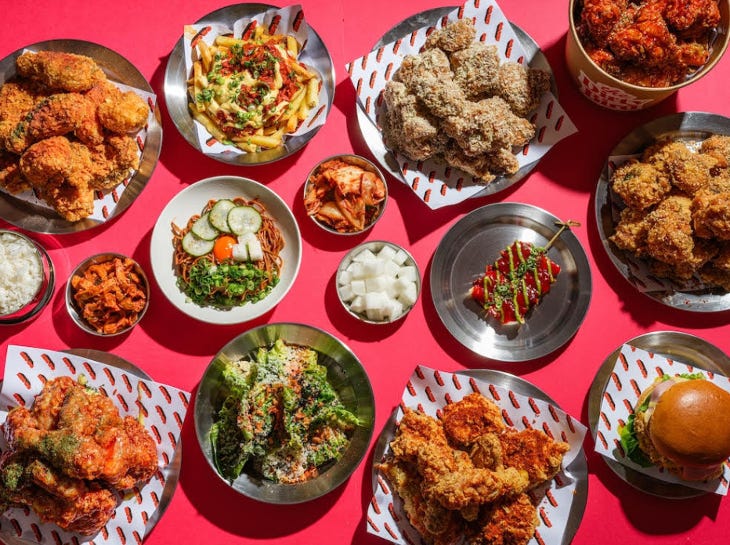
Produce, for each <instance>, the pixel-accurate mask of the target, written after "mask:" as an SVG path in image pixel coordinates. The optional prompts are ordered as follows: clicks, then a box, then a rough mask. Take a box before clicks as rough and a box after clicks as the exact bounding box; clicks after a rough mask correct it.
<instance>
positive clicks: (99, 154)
mask: <svg viewBox="0 0 730 545" xmlns="http://www.w3.org/2000/svg"><path fill="white" fill-rule="evenodd" d="M89 151H90V152H91V168H90V171H89V172H90V180H89V187H91V188H92V189H102V190H103V189H112V188H113V187H116V186H117V185H119V184H120V183H121V182H123V181H124V180H125V179H126V178H127V177H128V176H129V175H130V172H131V171H132V170H135V169H137V168H138V167H139V155H138V148H137V143H136V142H135V140H134V138H132V137H130V136H126V135H124V136H117V135H114V136H110V137H109V138H107V139H106V140H105V141H104V143H103V144H99V145H98V146H94V147H89Z"/></svg>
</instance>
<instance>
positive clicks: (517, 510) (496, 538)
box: [466, 494, 540, 545]
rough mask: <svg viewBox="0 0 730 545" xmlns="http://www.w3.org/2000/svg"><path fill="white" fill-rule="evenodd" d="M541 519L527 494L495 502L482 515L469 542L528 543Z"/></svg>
mask: <svg viewBox="0 0 730 545" xmlns="http://www.w3.org/2000/svg"><path fill="white" fill-rule="evenodd" d="M539 523H540V520H539V518H538V516H537V508H536V507H535V506H534V505H533V503H532V501H531V500H530V497H529V496H528V495H527V494H519V495H518V496H515V497H513V498H507V499H505V500H503V501H500V502H498V503H495V504H494V505H491V506H490V508H489V509H486V510H485V511H484V512H483V513H482V515H481V516H480V517H479V525H478V530H477V531H476V532H475V533H473V534H471V535H469V536H468V537H467V540H466V543H467V545H526V544H527V543H529V542H530V540H531V539H532V536H533V535H535V530H536V529H537V527H538V525H539Z"/></svg>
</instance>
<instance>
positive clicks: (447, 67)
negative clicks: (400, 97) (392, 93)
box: [393, 49, 453, 91]
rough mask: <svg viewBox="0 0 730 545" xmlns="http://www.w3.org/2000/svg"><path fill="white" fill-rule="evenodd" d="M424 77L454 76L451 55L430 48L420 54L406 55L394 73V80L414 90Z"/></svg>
mask: <svg viewBox="0 0 730 545" xmlns="http://www.w3.org/2000/svg"><path fill="white" fill-rule="evenodd" d="M424 77H435V78H437V79H452V78H453V72H452V71H451V63H450V61H449V57H448V55H447V54H446V53H445V52H444V51H443V50H441V49H428V50H426V51H423V52H421V53H419V54H418V55H406V57H405V58H404V59H403V62H402V63H401V65H400V67H399V68H398V70H396V72H395V73H394V74H393V81H399V82H401V83H403V84H404V85H405V86H406V87H407V88H408V89H409V90H410V91H412V90H413V89H412V87H413V86H414V85H415V84H416V83H417V82H418V80H419V79H422V78H424Z"/></svg>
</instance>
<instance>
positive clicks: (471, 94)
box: [450, 42, 500, 100]
mask: <svg viewBox="0 0 730 545" xmlns="http://www.w3.org/2000/svg"><path fill="white" fill-rule="evenodd" d="M450 61H451V69H452V71H453V72H454V81H455V82H456V84H457V85H458V86H459V87H461V89H462V90H463V91H464V93H466V96H467V97H468V98H469V99H470V100H479V99H480V98H483V96H482V95H484V94H486V93H491V92H493V91H494V90H495V89H496V82H497V72H498V70H499V65H500V59H499V53H498V52H497V47H496V46H494V45H487V44H485V43H483V42H474V43H472V44H470V45H469V47H467V48H464V49H460V50H459V51H455V52H454V53H452V54H451V57H450Z"/></svg>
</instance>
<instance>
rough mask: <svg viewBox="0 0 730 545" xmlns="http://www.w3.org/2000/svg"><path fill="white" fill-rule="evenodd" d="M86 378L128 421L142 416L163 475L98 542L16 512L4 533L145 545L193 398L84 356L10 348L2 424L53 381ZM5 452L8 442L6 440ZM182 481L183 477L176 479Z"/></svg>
mask: <svg viewBox="0 0 730 545" xmlns="http://www.w3.org/2000/svg"><path fill="white" fill-rule="evenodd" d="M59 376H69V377H72V378H74V379H76V380H78V379H79V378H80V377H81V376H84V377H85V379H86V380H87V384H88V385H89V386H91V387H94V388H98V389H99V390H100V391H101V392H102V393H104V394H106V395H108V396H109V397H110V398H111V399H112V400H113V401H114V404H115V405H116V406H117V408H118V409H119V412H120V414H121V415H122V416H126V415H131V416H134V417H137V416H139V415H142V416H143V418H144V425H145V428H147V430H149V431H151V432H152V436H153V437H154V439H155V440H156V443H157V455H158V460H159V463H158V467H159V469H158V471H157V473H156V474H155V475H154V476H153V477H152V479H150V481H149V482H148V483H146V484H144V485H143V486H136V487H134V488H133V489H131V490H130V491H127V494H126V495H125V496H124V497H123V498H120V500H121V501H120V503H119V506H118V507H117V510H116V512H115V514H114V515H113V516H112V518H111V519H110V520H109V522H108V523H107V524H106V526H105V527H104V528H103V529H102V530H101V531H100V532H99V533H98V534H97V535H95V536H91V537H84V536H81V535H78V534H74V533H69V532H65V531H63V530H61V529H60V528H58V526H56V525H54V524H50V523H43V522H41V521H40V519H39V518H38V517H37V516H36V515H35V513H33V511H31V510H29V509H22V508H11V509H9V510H7V511H6V512H5V513H4V515H3V516H2V517H0V532H2V534H5V535H8V536H12V537H15V538H19V539H22V540H25V541H29V542H37V543H43V544H45V543H48V544H59V543H79V542H87V543H90V544H100V543H105V544H109V545H128V544H129V543H141V542H142V541H143V540H144V537H145V533H146V532H147V531H148V530H149V529H151V528H148V527H147V525H148V522H149V521H150V520H156V519H157V516H158V513H157V511H158V509H160V501H161V499H162V498H163V491H164V489H165V484H166V482H167V480H168V479H170V478H173V476H172V471H173V465H174V464H173V463H172V462H173V459H174V457H175V450H176V448H177V446H178V444H179V442H180V434H181V432H182V427H183V422H184V420H185V414H186V412H187V408H188V404H189V402H190V394H189V393H187V392H184V391H182V390H179V389H177V388H173V387H171V386H166V385H164V384H159V383H155V382H152V381H148V380H144V379H141V378H139V377H138V376H136V375H134V374H133V373H131V372H128V371H125V370H123V369H119V368H117V367H111V366H108V365H104V364H103V363H99V362H96V361H92V360H89V359H86V358H82V357H80V356H75V355H71V354H66V353H62V352H53V351H50V350H43V349H38V348H29V347H24V346H15V345H11V346H8V350H7V355H6V360H5V375H4V379H3V384H2V392H0V422H4V421H5V418H6V417H7V412H6V411H7V410H10V409H11V408H13V407H16V406H18V405H25V406H30V405H31V404H32V403H33V399H34V397H35V396H36V395H38V394H39V393H40V392H41V390H42V389H43V385H44V384H45V383H46V381H47V380H49V379H50V378H55V377H59ZM0 444H1V446H2V448H6V446H7V444H6V443H5V440H4V439H2V438H0ZM174 478H177V476H174Z"/></svg>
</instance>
